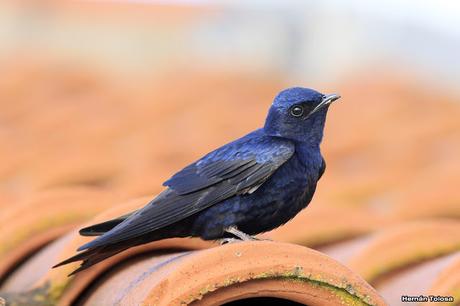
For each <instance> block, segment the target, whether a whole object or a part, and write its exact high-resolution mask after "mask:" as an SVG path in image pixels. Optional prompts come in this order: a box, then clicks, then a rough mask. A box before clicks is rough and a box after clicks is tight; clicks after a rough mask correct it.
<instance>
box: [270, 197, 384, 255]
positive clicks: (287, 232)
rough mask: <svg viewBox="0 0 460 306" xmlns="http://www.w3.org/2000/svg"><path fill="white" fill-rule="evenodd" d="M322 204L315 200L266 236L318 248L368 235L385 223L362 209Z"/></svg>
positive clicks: (382, 219)
mask: <svg viewBox="0 0 460 306" xmlns="http://www.w3.org/2000/svg"><path fill="white" fill-rule="evenodd" d="M321 204H323V203H312V205H311V206H310V207H308V209H307V210H305V211H303V212H302V213H300V214H299V215H298V216H296V217H295V218H294V219H293V220H292V221H290V222H289V223H288V224H286V225H285V226H282V227H279V228H278V229H276V230H274V231H272V232H269V233H267V234H265V235H264V237H265V236H266V237H269V238H270V239H273V240H277V241H286V242H291V243H296V244H301V245H304V246H309V247H316V246H320V245H325V244H330V243H334V242H337V241H341V240H345V239H350V238H354V237H357V236H360V235H363V234H367V233H369V232H371V231H373V230H376V229H378V228H379V227H381V226H382V225H383V224H386V221H385V220H384V218H380V217H378V216H376V215H375V214H372V213H370V212H366V211H365V210H363V209H353V208H350V207H336V206H331V205H321Z"/></svg>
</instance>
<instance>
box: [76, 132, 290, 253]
mask: <svg viewBox="0 0 460 306" xmlns="http://www.w3.org/2000/svg"><path fill="white" fill-rule="evenodd" d="M293 153H294V145H293V144H292V143H291V142H289V141H287V140H282V139H279V138H272V137H267V136H263V137H253V138H249V137H245V138H241V139H240V140H237V141H235V142H233V143H230V144H228V145H226V146H224V147H221V148H219V149H217V150H216V151H213V152H211V153H210V154H208V155H206V156H205V157H203V158H202V159H200V160H198V161H197V162H195V163H193V164H191V165H189V166H187V167H186V168H184V169H183V170H182V171H180V172H178V173H177V174H175V175H174V176H173V177H172V178H171V179H169V180H168V181H166V182H165V183H164V185H165V186H167V187H169V188H168V189H167V190H165V191H164V192H162V193H161V194H160V195H159V196H158V197H157V198H155V199H153V200H152V201H151V202H150V203H149V204H147V205H146V206H145V207H144V208H142V209H140V210H138V211H136V212H135V213H134V214H132V215H131V216H130V217H128V218H127V219H126V220H124V221H123V222H121V223H120V224H118V225H117V226H115V227H114V228H113V229H112V230H110V231H109V232H107V233H105V234H103V235H102V236H100V237H98V238H96V239H95V240H93V241H91V242H89V243H87V244H85V245H83V246H82V247H80V248H79V250H85V249H89V248H94V247H100V246H104V245H109V244H113V243H117V242H120V241H125V240H128V239H132V238H135V237H139V236H141V235H144V234H147V233H149V232H153V231H155V230H157V229H159V228H162V227H165V226H168V225H170V224H173V223H175V222H177V221H180V220H182V219H184V218H187V217H189V216H191V215H193V214H196V213H198V212H200V211H202V210H204V209H206V208H208V207H210V206H212V205H214V204H216V203H219V202H221V201H223V200H225V199H228V198H230V197H233V196H235V195H241V194H245V193H251V192H253V191H254V190H255V189H257V188H258V187H259V186H260V185H261V184H263V183H264V182H265V181H266V180H267V179H268V178H269V177H270V176H271V175H272V174H273V173H274V172H275V171H276V170H277V169H278V168H279V167H280V166H281V165H282V164H283V163H285V162H286V161H287V160H288V159H289V158H290V157H291V156H292V154H293Z"/></svg>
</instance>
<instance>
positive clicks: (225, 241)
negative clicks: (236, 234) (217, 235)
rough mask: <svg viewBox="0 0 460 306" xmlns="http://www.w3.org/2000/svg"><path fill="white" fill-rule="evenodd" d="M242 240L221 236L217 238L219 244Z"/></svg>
mask: <svg viewBox="0 0 460 306" xmlns="http://www.w3.org/2000/svg"><path fill="white" fill-rule="evenodd" d="M242 241H243V240H241V239H237V238H223V239H220V240H219V243H220V245H224V244H230V243H235V242H242Z"/></svg>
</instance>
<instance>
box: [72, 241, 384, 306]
mask: <svg viewBox="0 0 460 306" xmlns="http://www.w3.org/2000/svg"><path fill="white" fill-rule="evenodd" d="M267 254H269V256H267ZM91 291H92V292H90V293H89V294H87V297H86V298H84V299H83V300H80V301H79V302H80V303H81V305H183V304H189V303H193V302H194V303H195V304H194V305H222V304H223V303H226V302H230V301H234V300H240V299H246V298H251V297H275V298H283V299H287V300H291V301H296V302H299V303H303V304H307V305H343V304H346V305H364V304H367V305H385V302H384V301H383V300H382V298H381V297H380V296H379V295H378V294H377V292H376V291H375V290H374V289H372V287H370V286H369V285H368V284H367V283H366V282H365V281H364V280H362V279H361V278H360V277H359V276H357V275H356V274H354V273H353V272H352V271H351V270H349V269H348V268H346V267H344V266H342V265H341V264H339V263H338V262H336V261H335V260H333V259H331V258H329V257H327V256H326V255H324V254H321V253H319V252H317V251H314V250H311V249H307V248H305V247H301V246H297V245H293V244H285V243H274V242H267V241H260V242H259V241H258V242H241V243H233V244H229V245H224V246H220V247H215V248H209V249H205V250H201V251H195V252H178V253H169V254H166V255H162V256H159V257H153V258H146V259H141V260H138V261H136V262H134V263H131V264H130V265H129V266H128V265H126V266H124V267H122V268H120V269H118V270H115V271H113V272H112V273H110V274H109V275H107V276H106V277H105V278H104V279H103V280H101V281H100V282H99V284H96V285H95V286H94V287H93V288H91Z"/></svg>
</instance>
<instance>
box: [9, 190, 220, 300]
mask: <svg viewBox="0 0 460 306" xmlns="http://www.w3.org/2000/svg"><path fill="white" fill-rule="evenodd" d="M149 200H150V197H145V198H140V199H136V200H131V201H129V202H126V203H124V204H122V205H116V206H115V207H114V208H112V209H109V210H107V211H105V212H103V213H102V214H101V215H99V216H97V217H96V218H94V219H93V220H92V221H90V222H88V223H87V224H86V225H90V224H94V223H97V222H101V221H105V220H107V219H110V218H114V217H117V216H120V215H123V214H126V213H127V212H130V211H133V210H135V209H137V208H139V207H142V206H143V205H145V203H147V202H148V201H149ZM84 226H85V225H81V226H78V228H80V227H84ZM89 239H91V238H89V237H82V236H80V235H79V234H78V231H77V230H75V231H73V232H71V233H69V234H68V235H66V236H63V237H62V238H60V239H58V240H56V241H55V242H53V243H52V244H50V245H49V246H47V247H45V248H44V249H43V250H42V251H41V252H39V253H38V254H36V256H34V257H32V258H31V259H29V260H28V261H27V262H25V263H24V264H23V265H22V266H20V267H19V268H18V269H17V270H18V271H17V273H13V274H12V275H10V277H9V278H8V279H6V281H5V284H6V288H5V289H10V291H27V290H35V291H34V292H39V295H40V296H43V297H44V298H46V299H49V300H52V301H53V303H56V302H57V301H58V300H59V301H61V302H62V301H68V300H73V299H74V298H76V297H77V296H78V295H79V294H80V293H81V292H82V291H84V290H85V288H86V287H87V286H88V285H89V284H90V283H91V282H92V281H93V280H94V279H96V278H97V277H100V276H101V274H104V273H105V272H106V270H108V269H109V268H110V267H111V266H113V265H115V264H117V263H118V262H121V261H123V260H125V259H126V258H130V257H132V256H134V255H137V254H142V253H145V252H149V251H152V250H158V249H181V250H184V249H197V248H203V247H208V246H210V245H212V244H211V243H207V242H204V241H202V240H199V239H169V240H162V241H159V242H154V243H150V244H147V245H143V246H139V247H136V248H132V249H130V250H128V251H126V252H122V253H120V254H118V255H116V256H114V257H112V258H110V259H108V260H105V261H103V262H102V263H100V264H98V265H96V266H94V267H93V268H91V269H88V270H87V271H84V272H82V273H79V274H77V276H76V277H70V278H69V277H67V275H68V274H69V273H70V272H72V271H73V270H74V269H76V268H77V267H78V263H75V264H71V265H67V266H63V267H60V268H58V269H52V270H51V267H52V266H53V265H54V264H56V263H58V262H60V261H62V260H64V259H66V258H68V257H70V256H72V255H74V254H75V252H76V249H77V248H78V247H79V246H80V245H82V244H83V243H85V242H87V241H88V240H89ZM39 266H40V267H45V269H37V267H39ZM40 271H41V272H40ZM24 278H26V279H27V280H24ZM25 296H26V297H27V298H28V296H27V295H25ZM63 305H65V303H63Z"/></svg>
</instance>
